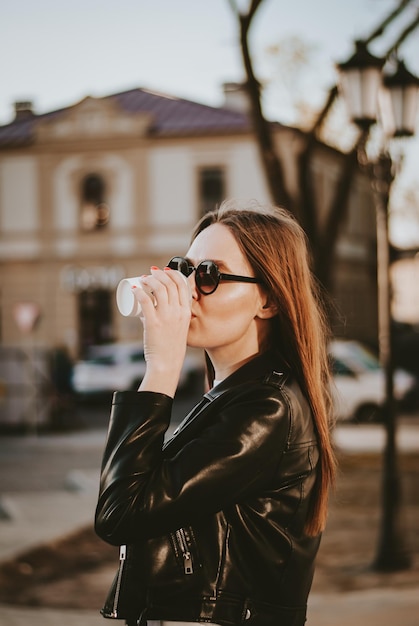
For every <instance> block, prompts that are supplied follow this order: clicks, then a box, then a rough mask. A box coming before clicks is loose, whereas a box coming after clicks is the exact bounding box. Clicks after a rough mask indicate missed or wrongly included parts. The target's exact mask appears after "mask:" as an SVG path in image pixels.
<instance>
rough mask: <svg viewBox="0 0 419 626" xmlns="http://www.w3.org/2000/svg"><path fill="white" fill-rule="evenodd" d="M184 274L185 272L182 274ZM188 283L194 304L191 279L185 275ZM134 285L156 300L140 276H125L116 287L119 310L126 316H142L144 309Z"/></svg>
mask: <svg viewBox="0 0 419 626" xmlns="http://www.w3.org/2000/svg"><path fill="white" fill-rule="evenodd" d="M181 276H183V274H181ZM183 278H184V280H185V281H186V284H187V285H188V287H189V295H190V302H191V305H192V291H191V289H190V285H189V281H188V279H187V278H186V276H183ZM133 287H136V288H137V289H143V291H145V293H146V294H147V295H148V296H149V297H150V298H151V299H152V300H153V301H154V297H153V294H152V292H151V290H150V289H149V288H148V287H146V286H145V285H144V284H143V283H142V282H141V278H140V277H138V276H135V277H132V278H123V279H122V280H121V281H120V282H119V284H118V287H117V289H116V304H117V307H118V309H119V312H120V313H121V314H122V315H124V316H125V317H141V314H142V309H141V304H140V303H139V302H138V300H137V298H136V297H135V295H134V291H133V289H132V288H133Z"/></svg>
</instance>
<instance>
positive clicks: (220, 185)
mask: <svg viewBox="0 0 419 626" xmlns="http://www.w3.org/2000/svg"><path fill="white" fill-rule="evenodd" d="M224 198H225V175H224V169H223V168H222V167H205V168H202V169H200V170H199V209H200V214H201V215H205V213H207V212H208V211H213V210H214V209H216V208H217V206H219V205H220V204H221V202H222V201H223V200H224Z"/></svg>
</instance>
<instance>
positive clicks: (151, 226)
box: [0, 89, 376, 356]
mask: <svg viewBox="0 0 419 626" xmlns="http://www.w3.org/2000/svg"><path fill="white" fill-rule="evenodd" d="M227 95H228V96H234V97H236V96H237V93H234V92H230V93H227ZM237 105H239V106H237ZM240 106H241V103H240V101H238V102H237V101H234V102H233V101H232V102H230V101H226V105H225V106H224V107H221V108H214V107H209V106H205V105H202V104H198V103H194V102H190V101H187V100H183V99H179V98H176V97H173V96H168V95H162V94H158V93H154V92H151V91H148V90H146V89H134V90H131V91H127V92H123V93H119V94H114V95H111V96H108V97H105V98H91V97H87V98H85V99H84V100H82V101H81V102H79V103H77V104H75V105H73V106H69V107H68V108H65V109H62V110H59V111H54V112H51V113H47V114H44V115H35V114H34V113H33V111H32V109H31V104H30V103H16V117H15V119H14V121H13V122H11V123H10V124H8V125H6V126H2V127H0V275H1V301H0V304H1V337H0V340H1V343H2V344H19V343H21V342H23V341H25V340H26V337H25V332H26V333H28V331H29V328H30V327H31V321H32V320H33V318H35V317H36V316H37V314H38V313H39V319H38V321H37V323H36V324H35V326H34V328H33V330H32V331H31V337H32V339H33V341H35V342H36V343H37V344H40V345H46V346H61V345H65V346H67V347H68V348H69V349H70V351H71V353H72V354H73V355H74V356H78V355H80V354H82V353H83V352H84V350H85V349H86V347H87V346H89V345H90V344H96V343H103V342H107V341H111V340H127V339H129V340H131V339H137V338H139V335H140V329H139V327H138V321H135V320H134V321H133V320H131V319H126V318H123V317H122V316H121V315H120V314H119V313H118V311H117V309H116V304H115V296H114V294H115V288H116V286H117V283H118V281H119V280H120V279H121V278H122V277H123V276H133V275H140V274H143V273H145V272H147V271H148V268H149V266H150V265H151V264H156V265H164V264H165V263H166V262H167V261H168V260H169V259H170V258H171V257H172V256H174V255H176V254H182V253H184V252H185V250H186V249H187V247H188V242H189V234H190V231H191V228H192V226H193V224H194V223H195V222H196V220H197V219H198V217H199V216H200V215H201V214H202V213H204V212H205V211H207V210H208V209H210V208H213V207H214V206H215V205H216V204H217V203H218V202H219V201H220V200H221V199H223V198H225V197H237V198H244V199H251V198H255V199H258V200H259V201H261V202H268V201H269V193H268V189H267V185H266V182H265V179H264V176H263V172H262V169H261V165H260V161H259V156H258V151H257V146H256V143H255V139H254V137H253V135H252V133H251V131H250V128H249V124H248V119H247V116H246V114H245V113H244V112H243V111H242V110H240ZM274 132H275V141H276V142H277V146H278V150H279V153H280V155H281V158H282V160H283V163H284V169H285V173H286V178H287V185H288V187H289V190H290V191H291V193H295V194H298V184H297V170H296V159H297V157H298V154H299V151H300V150H301V141H302V138H303V135H302V133H301V132H300V131H298V130H296V129H292V128H289V127H285V126H281V125H279V124H278V125H275V131H274ZM341 159H342V155H341V154H340V153H338V152H337V151H335V150H332V149H330V148H327V147H326V146H320V148H319V150H318V156H317V159H316V161H315V162H314V164H313V169H314V173H315V180H316V193H317V194H319V198H320V199H321V202H320V203H319V206H322V207H323V210H324V211H327V207H328V203H330V201H331V196H332V189H333V188H334V185H335V184H336V180H337V179H338V177H339V172H340V165H341ZM358 178H359V180H358V179H357V181H356V185H355V187H354V189H353V191H352V192H351V194H352V195H351V203H350V211H349V216H348V219H347V221H346V223H345V225H344V228H343V230H342V234H341V236H340V239H339V243H338V259H337V261H336V267H335V272H336V279H335V285H336V288H335V296H336V302H337V310H338V311H340V315H341V319H342V323H340V322H339V325H338V332H341V333H343V332H345V333H346V334H347V335H349V336H356V337H359V338H361V339H365V340H367V341H374V340H375V339H376V276H375V255H374V246H375V226H374V212H373V209H372V206H371V196H370V193H369V187H368V184H367V181H365V180H363V179H362V177H358ZM25 324H26V326H25Z"/></svg>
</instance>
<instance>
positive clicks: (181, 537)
mask: <svg viewBox="0 0 419 626" xmlns="http://www.w3.org/2000/svg"><path fill="white" fill-rule="evenodd" d="M176 537H177V540H178V543H179V546H180V549H181V551H182V556H183V567H184V570H185V574H193V566H192V556H191V553H190V551H189V548H188V544H187V542H186V536H185V531H184V530H183V528H178V530H177V531H176Z"/></svg>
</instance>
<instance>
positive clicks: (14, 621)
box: [0, 589, 419, 626]
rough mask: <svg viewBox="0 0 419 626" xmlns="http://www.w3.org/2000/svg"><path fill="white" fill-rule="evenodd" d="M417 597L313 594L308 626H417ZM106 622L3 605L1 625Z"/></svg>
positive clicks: (101, 625)
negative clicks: (398, 625)
mask: <svg viewBox="0 0 419 626" xmlns="http://www.w3.org/2000/svg"><path fill="white" fill-rule="evenodd" d="M418 595H419V593H418V590H417V589H399V590H392V589H380V590H376V589H374V590H371V591H356V592H349V593H341V594H314V593H313V594H312V595H311V596H310V599H309V608H308V619H307V626H355V625H356V626H395V624H402V625H403V626H418V618H419V598H418ZM107 623H108V622H107V621H104V619H103V617H102V616H101V615H100V614H99V613H98V611H71V610H67V611H64V610H57V609H46V608H37V607H34V608H22V607H10V606H0V626H28V625H29V624H30V626H106V624H107ZM118 623H119V622H118Z"/></svg>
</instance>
